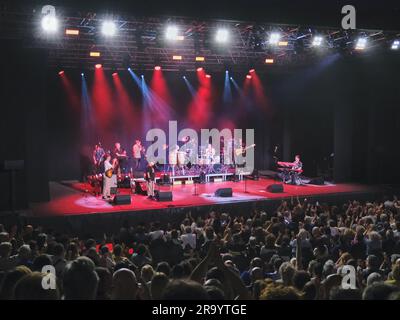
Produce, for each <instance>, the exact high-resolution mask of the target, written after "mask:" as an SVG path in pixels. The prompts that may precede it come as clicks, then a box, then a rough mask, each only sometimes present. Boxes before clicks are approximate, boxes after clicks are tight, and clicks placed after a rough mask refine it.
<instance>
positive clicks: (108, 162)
mask: <svg viewBox="0 0 400 320" xmlns="http://www.w3.org/2000/svg"><path fill="white" fill-rule="evenodd" d="M112 167H113V166H112V164H111V163H110V161H107V160H106V161H104V171H107V170H109V169H112Z"/></svg>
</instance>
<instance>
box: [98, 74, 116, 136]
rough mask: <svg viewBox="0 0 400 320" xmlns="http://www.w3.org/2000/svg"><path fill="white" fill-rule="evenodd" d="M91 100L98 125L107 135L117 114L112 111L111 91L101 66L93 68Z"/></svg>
mask: <svg viewBox="0 0 400 320" xmlns="http://www.w3.org/2000/svg"><path fill="white" fill-rule="evenodd" d="M92 102H93V107H94V109H95V114H96V120H97V121H98V123H99V127H100V128H101V129H102V130H104V131H105V132H104V133H105V134H106V135H107V136H108V134H107V133H110V135H111V134H112V132H111V130H112V127H113V126H112V122H113V120H114V117H117V115H116V114H115V112H114V111H113V105H114V103H113V98H112V91H111V88H110V85H109V83H108V80H107V77H106V75H105V71H104V69H103V68H96V69H95V70H94V79H93V87H92ZM109 131H110V132H109Z"/></svg>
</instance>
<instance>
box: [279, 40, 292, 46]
mask: <svg viewBox="0 0 400 320" xmlns="http://www.w3.org/2000/svg"><path fill="white" fill-rule="evenodd" d="M288 44H289V42H287V41H279V42H278V46H280V47H286V46H287V45H288Z"/></svg>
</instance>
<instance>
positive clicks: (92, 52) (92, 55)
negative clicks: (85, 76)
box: [89, 51, 101, 57]
mask: <svg viewBox="0 0 400 320" xmlns="http://www.w3.org/2000/svg"><path fill="white" fill-rule="evenodd" d="M100 55H101V54H100V52H98V51H90V53H89V56H91V57H100Z"/></svg>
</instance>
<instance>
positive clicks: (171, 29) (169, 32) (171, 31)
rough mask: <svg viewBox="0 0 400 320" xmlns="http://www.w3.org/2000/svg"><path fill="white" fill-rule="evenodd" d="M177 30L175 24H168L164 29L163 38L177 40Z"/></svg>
mask: <svg viewBox="0 0 400 320" xmlns="http://www.w3.org/2000/svg"><path fill="white" fill-rule="evenodd" d="M178 32H179V30H178V27H177V26H168V27H167V29H166V30H165V38H166V39H167V40H179V39H178Z"/></svg>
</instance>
